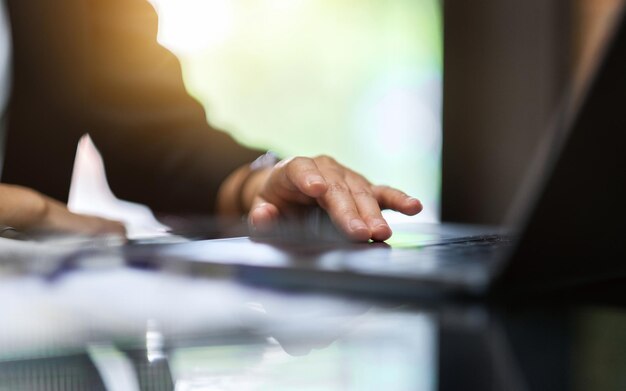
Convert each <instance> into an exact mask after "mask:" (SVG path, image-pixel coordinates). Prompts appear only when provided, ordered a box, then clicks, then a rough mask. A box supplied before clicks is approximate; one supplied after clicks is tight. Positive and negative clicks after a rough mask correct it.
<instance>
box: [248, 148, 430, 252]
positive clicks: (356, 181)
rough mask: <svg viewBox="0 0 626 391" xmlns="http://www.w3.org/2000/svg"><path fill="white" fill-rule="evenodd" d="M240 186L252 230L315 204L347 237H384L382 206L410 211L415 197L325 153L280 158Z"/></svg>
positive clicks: (268, 226) (386, 235)
mask: <svg viewBox="0 0 626 391" xmlns="http://www.w3.org/2000/svg"><path fill="white" fill-rule="evenodd" d="M249 183H250V184H249V185H248V186H247V189H242V191H244V192H246V193H247V194H248V195H247V197H244V199H245V198H248V199H250V201H248V202H249V205H250V207H249V214H248V222H249V224H250V225H251V226H252V227H253V228H254V229H256V230H260V231H267V230H271V228H272V226H273V225H274V224H276V222H277V221H278V219H279V218H280V217H281V216H297V215H298V214H301V213H302V212H303V211H304V210H306V209H309V208H310V207H312V206H316V205H319V206H320V207H322V208H323V209H324V210H326V212H327V213H328V215H329V216H330V218H331V220H332V221H333V223H334V224H335V225H336V226H337V227H338V228H339V229H340V230H341V231H342V232H343V233H344V234H345V235H346V236H347V237H348V238H349V239H351V240H355V241H367V240H369V239H372V240H374V241H384V240H387V239H388V238H389V237H391V234H392V232H391V228H389V225H388V224H387V222H386V221H385V219H384V218H383V216H382V214H381V209H393V210H396V211H398V212H401V213H404V214H407V215H415V214H417V213H419V212H420V211H421V210H422V204H421V203H420V201H419V200H417V199H415V198H412V197H409V196H408V195H406V194H405V193H403V192H401V191H399V190H396V189H393V188H391V187H388V186H376V185H372V184H371V183H370V182H369V181H368V180H367V179H365V178H364V177H363V176H362V175H360V174H358V173H356V172H354V171H352V170H350V169H348V168H346V167H344V166H342V165H341V164H339V163H338V162H337V161H335V160H334V159H332V158H330V157H328V156H318V157H315V158H305V157H296V158H291V159H287V160H283V161H281V162H279V163H278V164H276V165H275V166H274V167H273V168H271V169H266V170H263V171H261V172H259V173H258V174H256V177H255V178H253V179H252V180H250V181H249Z"/></svg>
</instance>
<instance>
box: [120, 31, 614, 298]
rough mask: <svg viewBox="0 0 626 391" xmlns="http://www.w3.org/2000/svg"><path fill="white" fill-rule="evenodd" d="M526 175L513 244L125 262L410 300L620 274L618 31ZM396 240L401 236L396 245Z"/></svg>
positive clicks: (407, 229) (249, 248)
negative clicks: (579, 96) (580, 95)
mask: <svg viewBox="0 0 626 391" xmlns="http://www.w3.org/2000/svg"><path fill="white" fill-rule="evenodd" d="M612 38H613V39H612V41H610V42H609V44H608V45H607V46H606V50H605V52H604V57H603V59H602V61H600V62H599V63H598V68H597V70H596V73H595V76H594V77H593V78H592V79H590V83H589V84H588V86H587V90H586V91H585V93H584V95H583V98H582V99H581V100H580V101H579V102H578V104H577V105H576V106H575V109H573V110H570V111H568V112H565V113H563V116H562V119H563V121H562V122H561V123H560V124H559V126H558V127H557V128H556V129H554V132H553V133H552V134H551V136H552V138H551V140H550V142H549V143H546V144H545V145H544V147H545V148H543V151H542V153H540V154H539V155H540V156H538V159H537V160H538V162H540V164H537V165H536V166H535V167H534V169H532V170H531V171H532V172H531V175H530V176H529V177H530V178H531V181H529V182H530V183H528V186H527V188H528V189H530V190H529V191H528V192H526V195H525V196H524V197H522V198H523V202H522V203H521V204H520V205H521V207H520V208H519V211H520V213H518V215H519V216H522V217H521V218H519V219H518V222H517V224H515V225H514V226H513V230H512V232H514V233H515V235H514V236H512V237H511V238H512V239H504V238H503V237H501V236H499V235H497V234H498V232H497V230H493V229H489V228H483V227H473V226H455V225H447V224H443V225H434V226H431V225H406V226H398V227H395V232H396V233H395V235H396V236H394V240H392V242H391V243H392V244H394V241H395V245H392V246H391V247H389V246H385V245H375V244H373V245H368V244H364V245H363V244H362V245H337V244H325V243H319V242H315V241H309V242H308V243H306V244H303V243H294V242H289V241H287V242H271V241H270V242H263V243H260V242H254V241H251V240H250V239H248V238H235V239H223V240H207V241H194V242H191V243H181V244H169V245H168V244H163V245H153V246H132V245H131V246H129V249H128V250H129V251H128V259H129V261H130V262H142V263H145V262H148V263H158V264H160V265H166V266H171V265H175V266H176V267H177V268H179V267H189V268H191V270H194V271H206V272H207V273H208V274H210V272H211V271H216V272H218V273H227V274H228V275H233V276H235V277H237V278H240V279H242V280H245V281H249V282H254V283H266V284H271V285H278V286H292V287H316V288H339V289H347V290H354V291H365V292H370V293H391V294H402V295H411V296H415V295H417V296H424V295H425V296H432V295H439V294H453V293H466V294H468V293H469V294H485V293H487V292H491V291H493V290H494V289H495V290H497V289H500V288H505V289H509V290H526V289H540V288H555V287H560V286H563V285H571V284H578V283H583V282H584V283H586V282H593V281H598V280H603V279H610V278H618V277H622V276H626V262H624V260H626V246H625V243H626V239H625V238H624V237H623V233H624V230H623V229H622V224H623V222H624V221H626V191H625V188H626V178H624V172H626V148H625V147H626V143H625V141H626V73H625V70H626V25H625V24H624V22H623V21H620V23H619V24H618V25H617V28H616V29H615V31H614V34H613V37H612ZM398 238H400V240H398Z"/></svg>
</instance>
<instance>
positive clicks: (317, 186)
mask: <svg viewBox="0 0 626 391" xmlns="http://www.w3.org/2000/svg"><path fill="white" fill-rule="evenodd" d="M305 186H306V193H307V195H309V196H311V197H313V198H317V197H319V196H321V195H322V194H324V193H325V192H326V190H327V189H328V184H327V183H326V181H325V180H324V178H322V177H321V176H319V175H312V176H310V177H308V178H307V179H306V185H305Z"/></svg>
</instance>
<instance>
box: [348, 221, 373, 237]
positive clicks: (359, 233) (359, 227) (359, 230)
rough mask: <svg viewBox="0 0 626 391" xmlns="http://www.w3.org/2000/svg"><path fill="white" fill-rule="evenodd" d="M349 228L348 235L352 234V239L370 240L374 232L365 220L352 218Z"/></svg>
mask: <svg viewBox="0 0 626 391" xmlns="http://www.w3.org/2000/svg"><path fill="white" fill-rule="evenodd" d="M348 228H349V232H348V236H350V238H351V239H352V240H355V241H358V242H365V241H367V240H369V239H370V238H371V236H372V233H371V232H370V230H369V228H367V225H366V224H365V222H364V221H363V220H360V219H352V220H351V221H350V223H349V224H348Z"/></svg>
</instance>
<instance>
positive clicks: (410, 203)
mask: <svg viewBox="0 0 626 391" xmlns="http://www.w3.org/2000/svg"><path fill="white" fill-rule="evenodd" d="M423 208H424V207H423V206H422V203H421V202H420V200H418V199H417V198H413V197H408V198H407V199H406V201H405V202H404V207H403V210H402V212H403V213H404V214H407V215H409V216H414V215H416V214H418V213H419V212H421V211H422V209H423Z"/></svg>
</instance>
